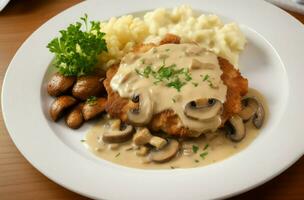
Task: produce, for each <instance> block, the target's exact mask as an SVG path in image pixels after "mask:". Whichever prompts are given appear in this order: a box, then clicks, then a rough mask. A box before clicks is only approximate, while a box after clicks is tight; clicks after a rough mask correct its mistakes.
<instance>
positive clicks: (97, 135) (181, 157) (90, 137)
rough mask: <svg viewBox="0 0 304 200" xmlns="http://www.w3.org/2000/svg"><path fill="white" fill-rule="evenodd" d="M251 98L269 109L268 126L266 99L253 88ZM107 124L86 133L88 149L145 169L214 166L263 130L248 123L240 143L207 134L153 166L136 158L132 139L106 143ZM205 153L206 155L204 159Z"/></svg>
mask: <svg viewBox="0 0 304 200" xmlns="http://www.w3.org/2000/svg"><path fill="white" fill-rule="evenodd" d="M248 95H249V96H255V97H256V98H257V99H258V100H259V101H260V102H261V104H262V105H263V107H264V109H265V120H264V124H265V123H266V122H267V116H268V108H267V104H266V101H265V99H264V98H263V96H262V95H261V94H260V93H259V92H258V91H256V90H254V89H249V92H248ZM107 122H108V119H107V118H106V117H104V118H102V119H101V120H100V121H99V122H98V123H97V124H95V125H94V127H93V128H92V129H91V130H90V131H89V132H88V133H87V134H86V137H85V140H84V144H85V146H86V147H87V148H88V149H89V150H90V151H91V152H93V153H94V154H95V155H96V156H98V157H100V158H102V159H105V160H107V161H110V162H113V163H116V164H120V165H124V166H128V167H134V168H142V169H176V168H191V167H199V166H205V165H208V164H212V163H215V162H218V161H221V160H223V159H225V158H228V157H230V156H232V155H234V154H236V153H238V152H239V151H241V150H243V149H245V148H246V147H247V146H248V145H249V144H251V143H252V142H253V140H254V139H255V138H256V137H257V136H258V134H259V131H260V130H258V129H256V128H255V127H254V126H253V125H252V122H251V120H250V121H248V122H247V123H246V124H245V125H246V137H245V138H244V139H243V140H242V141H240V142H238V143H236V142H232V141H230V140H229V139H228V138H227V137H226V136H225V133H224V132H223V131H221V130H217V131H216V132H213V133H207V134H203V135H202V136H200V137H198V138H193V139H188V140H184V141H181V142H180V143H181V145H180V150H179V153H178V154H177V155H176V156H175V157H174V158H173V159H172V160H170V161H169V162H166V163H153V162H148V156H146V157H141V156H137V155H136V151H137V150H136V149H133V148H132V146H133V145H132V140H130V141H128V142H125V143H121V144H105V143H104V142H103V141H102V139H101V138H102V133H103V130H104V125H105V124H106V123H107ZM152 134H153V133H152ZM193 145H194V146H197V147H199V148H198V150H197V152H196V153H194V152H193V149H192V146H193ZM201 154H203V155H204V156H203V157H201V156H200V155H201Z"/></svg>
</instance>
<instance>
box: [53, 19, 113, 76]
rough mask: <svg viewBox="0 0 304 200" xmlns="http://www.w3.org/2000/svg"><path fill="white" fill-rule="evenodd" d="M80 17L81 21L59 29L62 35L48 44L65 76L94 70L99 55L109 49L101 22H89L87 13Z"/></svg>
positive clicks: (55, 64)
mask: <svg viewBox="0 0 304 200" xmlns="http://www.w3.org/2000/svg"><path fill="white" fill-rule="evenodd" d="M80 19H81V21H80V22H76V23H75V24H70V25H69V26H68V27H67V29H65V30H61V31H59V32H60V34H61V35H60V36H59V37H55V38H54V39H53V40H52V41H51V42H50V43H49V44H48V45H47V48H48V49H49V50H50V52H52V53H54V54H55V60H54V62H53V65H54V66H55V67H56V68H57V69H58V70H59V73H60V74H62V75H64V76H81V75H86V74H89V73H91V72H93V71H94V69H95V67H96V64H97V61H98V55H99V54H101V53H102V52H107V51H108V49H107V44H106V41H105V39H104V35H105V33H103V32H101V28H100V22H99V21H91V22H90V23H89V22H88V16H87V14H85V15H84V17H81V18H80ZM83 25H84V30H83V28H82V26H83Z"/></svg>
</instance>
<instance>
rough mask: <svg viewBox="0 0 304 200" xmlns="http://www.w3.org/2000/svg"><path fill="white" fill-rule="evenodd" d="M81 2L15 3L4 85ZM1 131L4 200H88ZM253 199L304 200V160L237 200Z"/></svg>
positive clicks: (3, 56)
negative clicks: (38, 36)
mask: <svg viewBox="0 0 304 200" xmlns="http://www.w3.org/2000/svg"><path fill="white" fill-rule="evenodd" d="M80 1H81V0H68V1H67V0H44V1H41V0H27V1H24V0H13V1H11V2H10V4H9V5H8V7H7V8H5V10H4V11H2V12H0V84H1V85H2V82H3V78H4V74H5V71H6V69H7V66H8V64H9V62H10V60H11V59H12V58H13V56H14V54H15V52H16V51H17V49H18V48H19V47H20V45H21V44H22V43H23V41H24V40H25V39H26V38H27V37H28V36H29V35H30V34H31V33H32V32H33V31H34V30H35V29H37V28H38V27H39V26H40V25H42V24H43V23H44V22H45V21H47V20H48V19H49V18H51V17H53V16H54V15H56V14H57V13H59V12H61V11H62V10H64V9H66V8H68V7H70V6H72V5H74V4H76V3H78V2H80ZM290 14H291V15H293V16H294V17H296V18H297V19H298V20H300V21H301V22H302V23H304V15H300V14H295V13H292V12H290ZM278 23H279V22H278ZM303 37H304V35H303ZM24 67H26V66H24ZM0 131H1V132H0V199H1V200H6V199H14V200H15V199H43V200H48V199H87V198H85V197H82V196H80V195H78V194H75V193H73V192H71V191H69V190H66V189H65V188H63V187H61V186H59V185H58V184H56V183H54V182H52V181H50V180H49V179H48V178H46V177H45V176H44V175H43V174H41V173H40V172H38V171H37V170H36V169H35V168H34V167H32V166H31V165H30V164H29V163H28V162H27V161H26V159H25V158H24V157H23V156H22V155H21V154H20V152H19V151H18V150H17V148H16V147H15V145H14V143H13V142H12V140H11V139H10V137H9V135H8V132H7V130H6V128H5V125H4V122H3V118H2V115H1V116H0ZM25 134H26V133H25ZM248 173H250V172H248ZM249 198H254V199H257V198H258V199H260V198H261V199H304V157H302V158H301V159H300V160H299V161H298V162H296V163H295V164H294V165H293V166H292V167H290V168H289V169H288V170H286V171H285V172H284V173H282V174H281V175H279V176H278V177H276V178H274V179H273V180H271V181H270V182H268V183H266V184H264V185H262V186H260V187H258V188H256V189H253V190H251V191H249V192H247V193H244V194H242V195H239V196H237V197H234V198H233V199H249Z"/></svg>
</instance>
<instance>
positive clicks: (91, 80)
mask: <svg viewBox="0 0 304 200" xmlns="http://www.w3.org/2000/svg"><path fill="white" fill-rule="evenodd" d="M102 81H103V76H101V75H88V76H81V77H78V79H77V82H76V83H75V85H74V87H73V90H72V93H73V96H74V97H76V98H78V99H81V100H86V99H87V98H89V97H91V96H97V97H98V96H101V95H102V93H103V92H104V87H103V84H102Z"/></svg>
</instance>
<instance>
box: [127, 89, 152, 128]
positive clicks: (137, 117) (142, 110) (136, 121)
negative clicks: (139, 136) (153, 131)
mask: <svg viewBox="0 0 304 200" xmlns="http://www.w3.org/2000/svg"><path fill="white" fill-rule="evenodd" d="M138 96H139V107H138V108H136V109H131V110H129V111H128V113H127V116H128V121H129V122H130V123H131V124H133V125H135V126H142V125H145V124H147V123H149V122H150V120H151V118H152V115H153V104H152V102H151V99H150V96H149V94H148V93H147V92H143V93H141V94H139V95H138Z"/></svg>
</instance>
